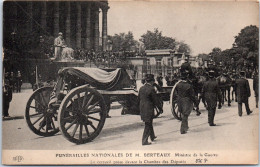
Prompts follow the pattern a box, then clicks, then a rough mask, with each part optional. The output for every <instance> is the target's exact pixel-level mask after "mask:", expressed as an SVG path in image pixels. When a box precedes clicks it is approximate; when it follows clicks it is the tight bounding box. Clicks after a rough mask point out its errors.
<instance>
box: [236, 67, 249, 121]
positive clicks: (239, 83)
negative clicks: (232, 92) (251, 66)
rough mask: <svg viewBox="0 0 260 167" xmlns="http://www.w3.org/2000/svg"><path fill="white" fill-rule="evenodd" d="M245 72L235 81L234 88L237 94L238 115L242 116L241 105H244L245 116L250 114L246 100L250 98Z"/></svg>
mask: <svg viewBox="0 0 260 167" xmlns="http://www.w3.org/2000/svg"><path fill="white" fill-rule="evenodd" d="M245 74H246V73H245V71H241V72H240V78H239V79H236V83H235V87H236V92H237V103H238V115H239V116H240V117H241V116H242V103H245V106H246V112H247V115H249V114H251V113H252V111H250V108H249V104H248V98H249V97H250V96H251V92H250V87H249V83H248V80H247V79H246V77H245Z"/></svg>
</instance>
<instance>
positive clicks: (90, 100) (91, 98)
mask: <svg viewBox="0 0 260 167" xmlns="http://www.w3.org/2000/svg"><path fill="white" fill-rule="evenodd" d="M93 98H94V95H92V96H91V97H90V99H89V101H88V103H87V104H86V106H84V107H83V109H85V108H86V109H87V108H88V106H89V105H90V103H91V102H92V100H93Z"/></svg>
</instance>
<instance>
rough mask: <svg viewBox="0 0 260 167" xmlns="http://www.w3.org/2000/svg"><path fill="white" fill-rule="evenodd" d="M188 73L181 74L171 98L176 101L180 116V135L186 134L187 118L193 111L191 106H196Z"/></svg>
mask: <svg viewBox="0 0 260 167" xmlns="http://www.w3.org/2000/svg"><path fill="white" fill-rule="evenodd" d="M188 77H189V71H188V70H185V71H182V72H181V80H182V81H180V82H179V83H178V84H177V85H176V87H175V90H174V94H173V98H174V99H177V105H178V109H179V111H180V113H181V114H182V122H181V129H180V132H181V134H185V133H187V130H188V129H189V127H188V117H189V115H190V113H191V111H192V109H193V104H195V106H197V105H198V102H199V101H198V99H197V98H196V96H195V92H194V89H193V87H192V85H191V83H190V82H189V81H188Z"/></svg>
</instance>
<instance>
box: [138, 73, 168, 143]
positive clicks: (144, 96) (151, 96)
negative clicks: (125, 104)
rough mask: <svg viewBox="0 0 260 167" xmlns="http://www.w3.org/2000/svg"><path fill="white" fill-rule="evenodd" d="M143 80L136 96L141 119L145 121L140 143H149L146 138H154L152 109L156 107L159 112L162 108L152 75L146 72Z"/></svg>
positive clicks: (152, 139)
mask: <svg viewBox="0 0 260 167" xmlns="http://www.w3.org/2000/svg"><path fill="white" fill-rule="evenodd" d="M145 80H146V83H145V85H144V86H142V87H141V88H140V90H139V94H138V98H139V108H140V115H141V119H142V120H143V122H145V128H144V132H143V138H142V145H149V144H151V143H149V142H148V138H149V137H150V139H151V141H154V140H155V138H156V136H155V134H154V130H153V118H154V109H155V107H157V108H158V109H159V111H160V112H162V111H163V109H162V104H161V103H160V101H159V99H158V98H157V95H156V93H155V89H154V87H153V84H154V82H155V79H154V75H152V74H147V75H146V77H145Z"/></svg>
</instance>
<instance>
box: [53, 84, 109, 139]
mask: <svg viewBox="0 0 260 167" xmlns="http://www.w3.org/2000/svg"><path fill="white" fill-rule="evenodd" d="M106 111H107V109H106V104H105V100H104V98H103V96H102V95H101V94H100V93H99V92H98V91H96V90H95V89H92V88H89V87H87V86H85V85H84V86H81V87H77V88H74V89H73V90H71V91H70V93H69V94H67V95H66V97H65V98H64V99H63V101H62V103H61V105H60V108H59V114H58V121H59V127H60V129H61V132H62V134H63V136H65V138H66V139H68V140H69V141H71V142H73V143H76V144H83V143H87V142H90V141H92V140H93V139H95V138H96V137H97V136H98V135H99V133H100V131H101V130H102V128H103V126H104V123H105V120H106V116H107V112H106Z"/></svg>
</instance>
